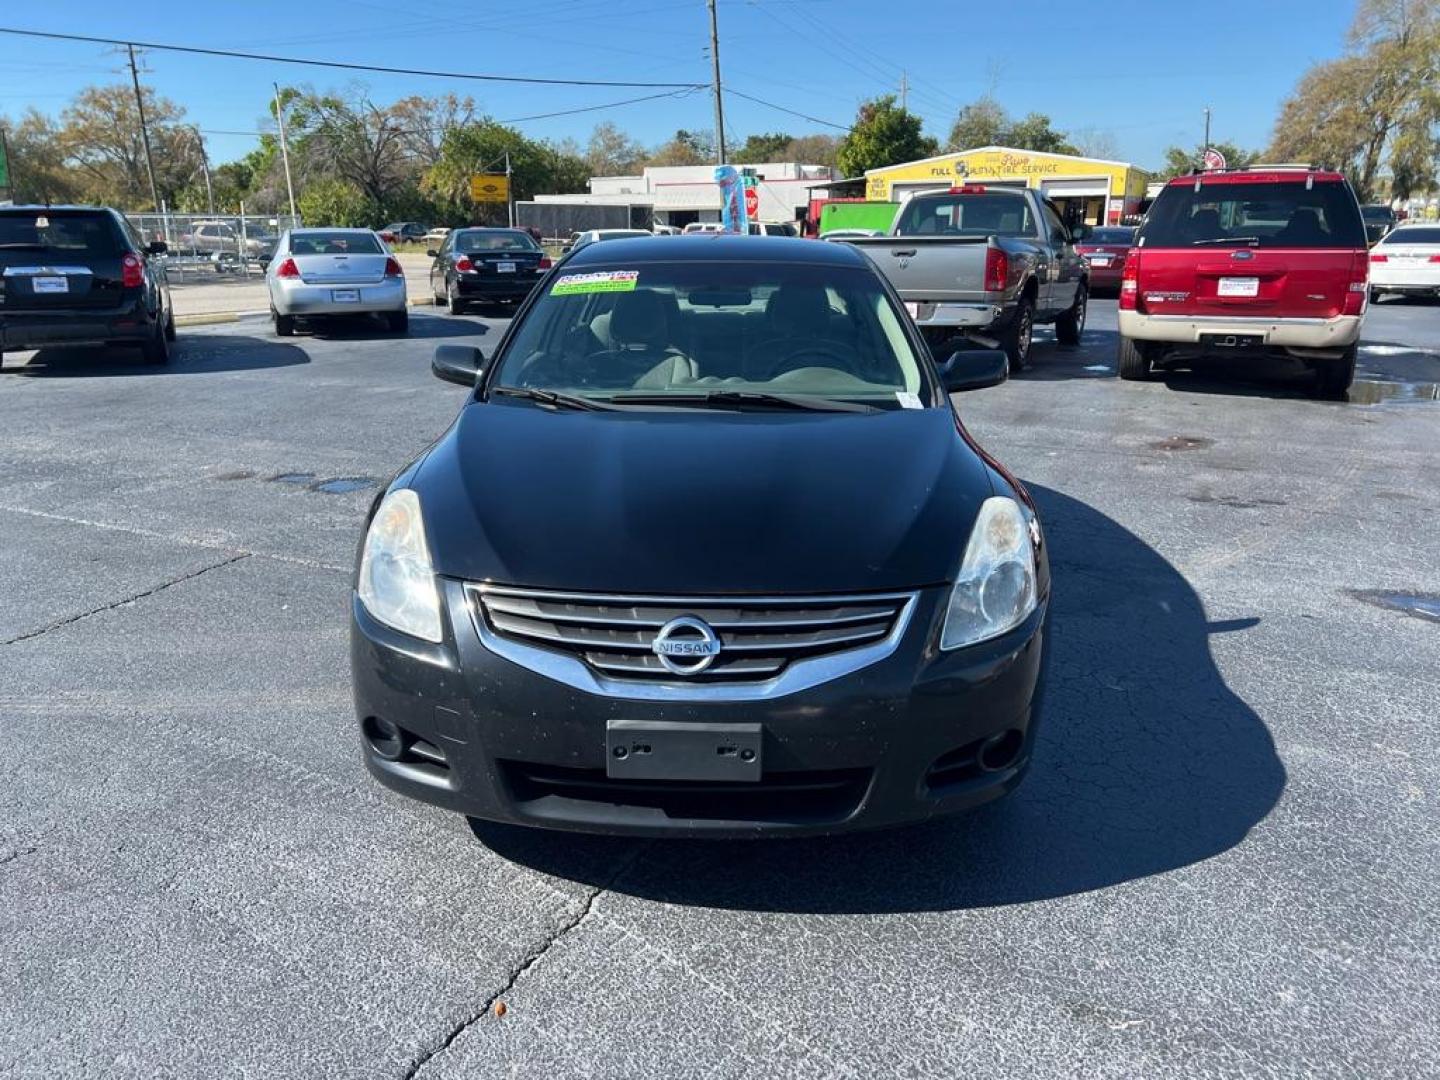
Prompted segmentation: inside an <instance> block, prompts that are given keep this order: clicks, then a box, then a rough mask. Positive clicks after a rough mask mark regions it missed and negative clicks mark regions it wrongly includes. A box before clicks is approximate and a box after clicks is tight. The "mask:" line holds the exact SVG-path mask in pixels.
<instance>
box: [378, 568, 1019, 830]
mask: <svg viewBox="0 0 1440 1080" xmlns="http://www.w3.org/2000/svg"><path fill="white" fill-rule="evenodd" d="M442 585H443V594H444V598H445V603H446V608H447V611H448V612H449V616H448V632H447V639H446V641H445V642H444V643H443V644H440V645H430V644H428V643H425V642H420V641H417V640H415V639H413V638H409V637H406V636H405V635H402V634H398V633H396V632H395V631H393V630H391V629H389V628H388V627H386V626H384V625H382V624H380V623H378V622H376V621H375V620H374V619H372V618H371V617H370V616H369V614H368V613H367V612H366V611H365V610H364V608H363V606H362V605H361V604H360V603H359V601H358V599H354V598H353V594H352V619H351V644H350V659H351V670H352V675H353V685H354V695H355V707H356V714H357V719H358V720H359V721H360V724H361V728H362V736H361V743H362V747H363V753H364V756H365V762H366V765H367V767H368V768H369V770H370V772H371V773H372V774H373V775H374V776H375V777H376V778H377V779H378V780H380V782H381V783H383V784H385V785H386V786H388V787H390V788H393V789H395V790H396V791H399V792H401V793H403V794H406V795H410V796H412V797H414V798H417V799H420V800H422V801H424V802H428V803H432V804H434V805H437V806H441V807H445V808H447V809H451V810H455V811H459V812H460V813H464V814H467V815H470V816H473V817H479V818H486V819H490V820H495V821H504V822H511V823H515V824H522V825H538V826H545V827H549V828H556V829H567V830H573V831H582V832H605V833H616V834H628V835H639V836H673V835H685V834H688V835H705V836H754V835H767V834H768V835H774V834H779V835H803V834H814V833H833V832H842V831H848V830H852V829H862V828H878V827H883V826H892V825H900V824H904V823H908V822H918V821H923V820H926V819H928V818H931V817H934V816H939V815H943V814H949V813H954V812H957V811H961V810H966V809H969V808H972V807H975V806H978V805H980V804H982V803H985V802H989V801H990V800H992V799H996V798H999V797H1000V796H1002V795H1004V794H1006V793H1007V792H1008V791H1010V790H1011V789H1012V788H1014V787H1015V786H1016V785H1017V784H1018V783H1019V782H1020V780H1021V779H1022V777H1023V776H1024V773H1025V770H1026V768H1027V766H1028V764H1029V759H1030V752H1031V746H1032V742H1033V738H1034V734H1035V730H1036V723H1037V719H1038V715H1039V712H1040V707H1041V699H1042V693H1043V686H1044V669H1045V662H1044V661H1045V655H1046V648H1045V636H1046V633H1047V630H1048V622H1047V617H1046V612H1047V605H1046V604H1044V603H1042V604H1041V606H1040V607H1039V608H1038V609H1037V610H1036V611H1035V612H1034V613H1032V615H1031V616H1030V618H1029V619H1027V620H1026V621H1025V622H1024V623H1023V624H1022V625H1021V626H1019V627H1016V628H1015V629H1014V630H1012V631H1010V632H1009V633H1007V634H1004V635H1002V636H1001V637H999V638H996V639H994V640H992V641H988V642H984V643H982V644H980V645H976V646H972V647H970V648H966V649H960V650H956V651H955V652H950V653H939V652H938V651H937V650H936V648H935V641H936V640H937V637H938V633H939V622H940V619H941V617H942V612H943V601H944V597H945V595H946V590H944V589H927V590H923V591H922V592H921V593H920V594H919V597H918V602H917V606H916V609H915V612H914V615H913V617H912V618H911V620H910V623H909V624H908V626H907V627H906V630H905V633H904V635H903V637H902V639H901V640H900V642H899V643H898V645H897V647H896V648H895V650H894V652H892V653H891V654H890V655H889V656H888V657H886V658H885V659H882V660H880V661H878V662H876V663H874V664H871V665H870V666H868V667H864V668H861V669H860V670H858V671H855V672H852V673H850V674H848V675H844V676H841V677H840V678H836V679H833V680H831V681H828V682H825V683H822V684H820V685H818V686H813V687H811V688H809V689H806V690H802V691H800V692H797V693H792V694H787V695H784V696H780V697H772V698H765V699H760V700H746V701H715V700H704V701H701V700H682V701H675V700H672V701H649V700H637V699H633V698H624V697H612V696H607V695H602V694H594V693H588V692H586V691H584V690H580V689H576V688H574V687H571V686H567V685H565V684H563V683H561V682H558V681H555V680H552V679H549V678H547V677H545V676H543V675H540V674H538V673H536V672H534V671H531V670H529V669H528V668H526V667H522V666H520V665H519V664H516V663H513V662H511V661H510V660H506V659H504V658H502V657H500V656H498V655H496V654H495V653H493V652H491V651H490V650H489V649H487V648H486V647H485V645H484V644H483V643H482V642H481V640H480V636H479V634H478V632H477V630H476V627H475V624H474V622H473V621H472V615H471V612H470V608H469V606H468V604H467V601H466V598H465V591H464V586H463V585H462V584H461V583H460V582H456V581H448V580H447V581H444V582H443V583H442ZM371 717H380V718H383V719H386V720H389V721H391V722H392V723H395V724H397V725H399V726H400V727H401V728H403V729H405V730H406V731H407V732H409V733H410V734H412V735H413V736H416V737H418V738H420V739H423V740H425V742H426V744H428V745H427V746H426V747H425V752H424V754H423V755H421V756H417V757H413V759H411V760H404V759H402V760H401V761H389V760H385V759H384V758H382V757H381V756H380V755H378V754H377V753H376V752H375V750H374V748H373V746H372V745H371V743H370V742H369V740H368V739H367V738H366V737H365V736H364V734H363V729H364V724H365V722H366V720H367V718H371ZM611 719H617V720H641V721H664V722H667V723H687V722H697V723H704V722H718V723H756V724H760V725H761V726H762V727H763V730H764V736H763V739H764V743H763V763H764V773H763V776H762V778H761V779H760V780H759V781H757V782H754V783H747V782H732V783H728V784H726V783H720V784H716V783H690V782H682V781H663V782H654V781H652V782H648V783H638V782H635V781H623V780H612V779H610V778H608V777H607V776H606V724H607V721H609V720H611ZM1004 733H1013V734H1010V735H1008V736H1007V738H1009V739H1011V740H1013V743H1014V746H1015V754H1014V757H1013V760H1010V761H1009V762H1008V763H1007V764H1006V765H1005V767H1003V768H1000V769H998V770H995V771H986V770H985V769H984V768H982V767H981V765H980V763H979V761H978V760H977V758H976V753H977V750H978V747H979V745H980V744H981V743H982V742H984V741H985V740H986V739H988V738H990V737H991V736H997V735H1001V734H1004ZM432 749H438V750H439V751H440V754H439V758H440V760H436V756H435V755H434V754H433V753H431V750H432Z"/></svg>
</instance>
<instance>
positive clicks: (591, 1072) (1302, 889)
mask: <svg viewBox="0 0 1440 1080" xmlns="http://www.w3.org/2000/svg"><path fill="white" fill-rule="evenodd" d="M501 325H502V324H501V322H500V321H498V320H487V319H483V318H477V317H468V318H449V317H443V316H440V315H438V314H428V313H422V311H417V312H416V313H415V314H414V317H413V319H412V323H411V327H412V332H411V334H410V336H409V337H408V338H404V339H397V338H392V337H389V336H386V335H385V334H383V333H381V332H379V331H378V330H376V331H374V332H370V331H367V330H364V329H352V330H349V331H346V332H341V333H338V334H337V335H334V336H322V337H297V338H294V339H288V340H285V341H279V340H277V339H275V338H274V337H272V336H271V334H270V329H269V324H268V323H267V322H264V321H260V320H242V321H240V322H236V323H231V324H227V325H217V326H211V327H205V328H195V329H190V330H182V333H181V338H180V343H179V346H178V352H177V355H176V359H175V361H174V362H173V363H172V365H171V366H170V367H169V368H167V369H163V370H157V369H153V368H149V367H146V366H145V365H143V364H142V363H141V362H140V361H139V359H138V357H134V358H132V357H131V356H129V355H126V354H123V353H119V352H117V353H116V354H114V356H113V357H101V358H97V357H96V356H95V355H94V354H90V353H81V352H78V351H76V352H67V351H62V350H55V351H50V352H46V353H40V354H34V355H30V356H24V355H22V356H19V357H16V356H7V357H6V368H5V371H4V373H3V374H0V536H3V538H4V542H3V543H0V574H3V581H4V592H3V596H4V599H5V603H4V604H3V605H0V717H3V720H4V724H3V729H0V730H3V734H4V737H5V747H6V750H7V751H8V752H7V754H6V758H7V760H6V766H5V770H4V776H5V780H4V783H0V940H3V942H4V945H3V948H0V963H3V972H0V1075H4V1076H7V1077H8V1076H26V1077H46V1078H53V1077H102V1076H104V1077H110V1076H144V1077H157V1076H166V1077H169V1076H174V1077H219V1076H246V1077H298V1076H307V1077H394V1078H401V1077H411V1076H420V1077H424V1078H427V1080H432V1078H442V1077H459V1076H519V1077H545V1078H553V1077H567V1076H637V1075H661V1076H707V1077H708V1076H714V1077H754V1076H770V1075H786V1076H816V1077H849V1076H854V1077H870V1076H900V1075H904V1076H917V1077H918V1076H933V1077H953V1076H959V1075H988V1076H998V1075H1015V1074H1025V1075H1027V1076H1031V1077H1044V1076H1073V1075H1086V1076H1116V1077H1121V1076H1123V1077H1135V1076H1154V1077H1161V1076H1163V1077H1176V1076H1187V1077H1188V1076H1216V1077H1219V1076H1227V1077H1228V1076H1236V1075H1245V1076H1276V1077H1280V1076H1285V1077H1289V1076H1296V1075H1312V1076H1358V1075H1363V1076H1367V1077H1379V1076H1395V1077H1400V1076H1419V1075H1425V1074H1432V1073H1433V1070H1434V1068H1435V1065H1434V1051H1435V1047H1436V1046H1437V1045H1440V915H1437V910H1436V905H1435V897H1436V896H1440V816H1437V813H1436V805H1437V797H1440V765H1437V761H1440V732H1437V729H1440V710H1437V706H1436V700H1437V696H1440V529H1437V527H1436V521H1437V512H1440V466H1437V462H1440V401H1437V400H1434V399H1435V397H1436V389H1435V387H1436V384H1440V306H1429V305H1425V304H1421V303H1397V302H1387V303H1385V304H1382V305H1380V306H1379V307H1378V308H1376V309H1374V310H1373V311H1372V313H1371V316H1370V319H1369V322H1368V323H1367V329H1366V334H1365V347H1364V348H1363V350H1362V353H1361V366H1362V375H1361V379H1362V381H1361V383H1360V384H1358V386H1357V389H1356V391H1355V393H1354V398H1355V400H1354V401H1352V402H1351V403H1333V402H1317V401H1312V400H1309V399H1308V398H1307V397H1306V396H1305V394H1304V386H1303V383H1302V382H1301V381H1300V380H1298V379H1297V378H1294V377H1290V376H1287V375H1286V374H1285V373H1284V372H1271V373H1264V374H1262V375H1259V376H1254V377H1250V378H1246V379H1238V378H1234V377H1233V375H1234V373H1231V375H1232V377H1230V378H1222V377H1217V376H1216V375H1215V374H1214V373H1209V374H1204V373H1202V374H1199V375H1194V374H1183V375H1176V376H1173V377H1170V378H1168V379H1166V380H1162V381H1156V382H1151V383H1145V384H1134V383H1122V382H1120V381H1118V380H1117V379H1116V378H1115V377H1114V353H1115V339H1114V327H1115V316H1114V302H1113V301H1097V302H1096V303H1095V304H1094V306H1093V309H1092V316H1091V327H1090V329H1089V330H1088V331H1087V335H1086V344H1084V345H1082V346H1081V347H1080V348H1077V349H1070V350H1060V349H1058V348H1057V347H1056V346H1055V345H1054V344H1053V342H1052V341H1049V340H1046V341H1045V342H1044V343H1043V344H1041V345H1039V346H1038V347H1037V351H1036V354H1035V365H1034V367H1033V369H1032V370H1031V371H1029V372H1026V373H1025V374H1024V375H1023V376H1021V377H1019V378H1017V379H1015V380H1013V381H1012V382H1010V383H1009V384H1007V385H1004V386H1001V387H998V388H996V389H993V390H987V391H983V392H979V393H975V394H970V395H966V396H964V397H961V398H957V403H958V405H959V408H960V410H961V413H962V416H963V417H964V419H965V421H966V423H967V425H968V426H969V427H970V429H971V430H972V431H973V432H974V434H975V435H976V436H977V437H978V438H979V439H980V441H981V442H982V443H983V444H985V445H986V447H987V448H988V449H990V450H991V451H992V452H994V453H995V454H996V455H997V456H998V457H999V458H1000V459H1001V460H1002V461H1004V462H1005V463H1006V464H1008V465H1009V466H1010V467H1011V468H1012V469H1013V470H1014V471H1015V472H1016V473H1017V474H1018V475H1019V476H1020V477H1021V478H1022V479H1023V480H1025V482H1026V483H1027V484H1029V485H1030V487H1031V490H1032V491H1033V492H1034V493H1035V494H1036V496H1037V498H1038V500H1039V502H1040V504H1041V506H1042V510H1043V512H1044V516H1045V522H1046V527H1047V530H1048V534H1049V539H1050V543H1051V558H1052V565H1053V569H1054V575H1055V605H1056V607H1055V614H1054V620H1055V621H1054V631H1053V648H1054V656H1053V664H1054V666H1053V671H1052V681H1051V684H1050V690H1049V700H1048V711H1047V714H1046V719H1045V724H1046V726H1045V729H1044V731H1043V732H1042V734H1041V737H1040V743H1039V748H1038V757H1037V761H1036V763H1035V766H1034V768H1033V770H1032V772H1031V774H1030V777H1029V779H1028V780H1027V781H1026V783H1025V785H1024V786H1023V787H1022V788H1021V789H1020V790H1019V791H1018V792H1017V793H1016V794H1015V796H1014V797H1013V798H1011V799H1010V800H1007V801H1005V802H1003V803H1001V804H998V805H994V806H991V807H987V808H986V809H984V810H982V811H981V812H979V813H977V814H975V815H973V816H971V817H968V818H962V819H958V820H951V821H945V822H939V823H934V824H931V825H928V826H925V827H921V828H917V829H911V830H906V831H902V832H895V833H882V834H874V835H865V836H859V837H853V836H852V837H848V838H843V839H832V840H817V841H791V842H774V843H753V844H744V843H729V842H726V843H680V842H654V843H652V842H638V841H616V840H605V839H589V838H577V837H564V836H550V835H546V834H535V833H528V832H518V831H509V830H501V829H496V828H486V827H481V828H477V829H475V830H472V829H471V828H470V827H468V826H467V824H466V822H465V821H464V820H463V819H462V818H459V817H457V816H452V815H448V814H446V813H443V812H441V811H438V810H432V809H430V808H428V807H424V806H420V805H417V804H413V803H411V802H409V801H407V800H404V799H402V798H400V797H398V796H393V795H391V794H389V793H388V792H386V791H384V790H383V789H381V788H380V787H379V786H378V785H377V784H375V783H374V782H372V781H371V780H370V779H369V777H368V776H367V775H366V773H365V771H364V769H363V767H362V765H361V762H360V757H359V751H358V744H357V740H356V736H355V733H354V731H353V730H352V728H353V717H352V714H351V711H350V702H349V687H348V676H347V664H346V611H347V603H348V598H347V593H348V589H349V572H350V565H351V561H352V557H353V554H354V549H355V544H356V542H357V541H358V539H359V529H360V525H361V521H362V517H363V514H364V511H365V508H366V507H367V506H368V504H369V501H370V499H371V498H372V497H373V495H374V493H375V491H376V490H377V485H383V483H384V481H385V480H386V478H388V477H389V476H390V475H391V474H392V473H393V472H394V471H395V470H397V469H398V468H399V467H400V466H401V465H403V464H404V463H405V462H406V461H407V460H409V458H410V457H411V456H413V455H414V454H415V453H416V452H417V451H419V450H420V449H421V448H423V447H424V446H425V445H426V444H427V443H428V442H429V441H430V440H431V439H432V438H433V437H434V436H435V435H436V434H438V433H439V432H440V431H441V430H442V429H443V428H444V426H445V425H446V424H447V423H448V422H449V420H450V419H451V417H452V416H453V415H454V412H455V410H456V409H457V407H458V406H459V403H460V401H461V400H462V398H463V395H464V391H463V390H461V389H460V388H458V387H455V386H452V385H449V384H445V383H441V382H439V381H437V380H435V379H433V378H432V377H431V376H430V374H429V369H428V365H429V354H430V351H431V349H432V348H433V346H434V345H435V344H437V343H439V342H441V341H443V340H451V341H478V343H480V344H481V345H482V346H484V345H486V343H487V342H488V343H493V342H494V341H495V339H496V338H497V337H498V329H499V328H500V326H501ZM477 334H480V335H481V336H480V337H478V338H477V337H475V335H477ZM22 361H23V364H22ZM12 369H13V370H12ZM514 452H515V453H516V454H523V453H524V452H525V448H524V447H515V448H514ZM495 467H496V468H504V462H503V461H502V462H496V463H495ZM697 482H698V483H703V476H697ZM496 1003H503V1004H504V1005H505V1006H506V1009H505V1012H504V1015H503V1016H497V1015H496V1009H495V1008H494V1006H495V1005H496Z"/></svg>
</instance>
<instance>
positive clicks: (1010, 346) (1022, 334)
mask: <svg viewBox="0 0 1440 1080" xmlns="http://www.w3.org/2000/svg"><path fill="white" fill-rule="evenodd" d="M1034 338H1035V301H1033V300H1031V299H1030V297H1028V296H1025V297H1022V298H1021V299H1020V305H1019V306H1018V307H1017V308H1016V309H1015V315H1014V317H1013V318H1012V319H1011V320H1010V325H1009V326H1007V327H1006V328H1005V332H1004V333H1003V334H1001V335H1000V347H1001V348H1002V349H1004V350H1005V356H1006V357H1007V358H1008V359H1009V361H1010V370H1011V371H1012V372H1014V371H1024V370H1025V366H1026V365H1027V364H1028V363H1030V348H1031V346H1032V345H1033V344H1034Z"/></svg>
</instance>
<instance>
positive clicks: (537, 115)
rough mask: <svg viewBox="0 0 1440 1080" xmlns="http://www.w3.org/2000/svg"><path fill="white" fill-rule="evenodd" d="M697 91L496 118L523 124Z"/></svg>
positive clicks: (691, 92)
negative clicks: (507, 118)
mask: <svg viewBox="0 0 1440 1080" xmlns="http://www.w3.org/2000/svg"><path fill="white" fill-rule="evenodd" d="M693 93H695V88H691V89H689V90H670V91H666V92H665V93H663V94H646V95H645V96H644V97H635V98H626V99H625V100H624V101H607V102H606V103H605V104H604V105H586V106H585V107H584V108H580V109H561V110H559V111H558V112H548V113H535V114H534V115H532V116H516V117H514V118H513V119H510V120H496V121H495V122H496V123H497V124H523V123H524V122H525V121H526V120H548V119H550V118H551V117H552V116H574V115H575V114H576V113H587V112H599V111H600V110H601V109H616V108H619V107H620V106H621V105H634V104H637V103H638V102H641V101H655V100H656V99H658V98H683V97H689V96H690V95H691V94H693Z"/></svg>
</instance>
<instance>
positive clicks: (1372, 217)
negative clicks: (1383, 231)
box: [1360, 206, 1395, 225]
mask: <svg viewBox="0 0 1440 1080" xmlns="http://www.w3.org/2000/svg"><path fill="white" fill-rule="evenodd" d="M1360 213H1361V214H1363V215H1364V216H1365V220H1366V221H1367V222H1370V221H1373V222H1374V223H1375V224H1376V225H1384V224H1387V223H1388V222H1391V221H1394V220H1395V211H1393V210H1391V209H1390V207H1388V206H1362V207H1361V208H1360Z"/></svg>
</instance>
